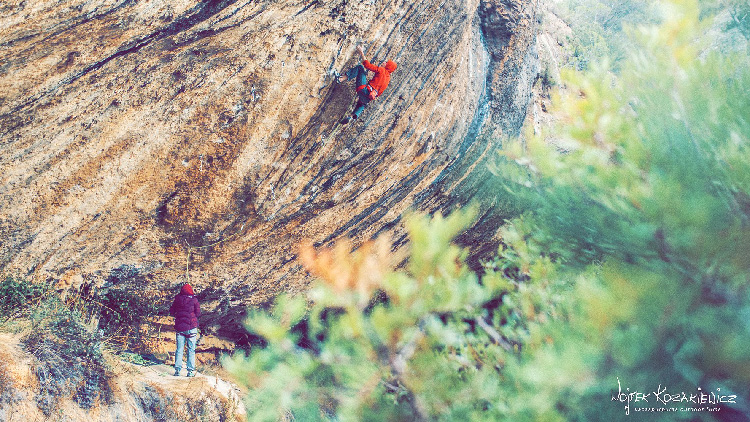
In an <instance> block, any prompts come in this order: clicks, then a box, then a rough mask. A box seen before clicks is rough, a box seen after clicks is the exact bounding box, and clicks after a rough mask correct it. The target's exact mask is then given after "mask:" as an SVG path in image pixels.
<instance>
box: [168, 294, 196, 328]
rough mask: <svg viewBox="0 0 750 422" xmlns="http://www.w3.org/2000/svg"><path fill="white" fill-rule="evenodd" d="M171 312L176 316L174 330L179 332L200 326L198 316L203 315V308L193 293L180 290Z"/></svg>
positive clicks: (170, 309)
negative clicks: (189, 293)
mask: <svg viewBox="0 0 750 422" xmlns="http://www.w3.org/2000/svg"><path fill="white" fill-rule="evenodd" d="M169 314H170V315H172V316H173V317H174V330H175V331H177V332H178V333H181V332H184V331H187V330H191V329H193V328H197V327H198V317H199V316H201V308H200V305H199V304H198V299H196V298H195V296H193V295H188V294H185V293H184V292H180V294H178V295H177V297H176V298H174V302H172V306H171V307H170V308H169Z"/></svg>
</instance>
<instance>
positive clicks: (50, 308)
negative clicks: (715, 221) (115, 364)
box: [22, 299, 112, 416]
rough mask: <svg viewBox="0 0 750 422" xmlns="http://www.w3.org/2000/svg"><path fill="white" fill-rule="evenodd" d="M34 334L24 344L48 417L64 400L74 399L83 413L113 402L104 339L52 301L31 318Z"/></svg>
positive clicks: (38, 398) (77, 315)
mask: <svg viewBox="0 0 750 422" xmlns="http://www.w3.org/2000/svg"><path fill="white" fill-rule="evenodd" d="M32 324H33V331H32V332H31V333H29V334H28V335H27V336H26V337H25V338H24V339H23V340H22V343H23V346H24V348H25V349H26V350H27V351H28V352H29V353H31V354H32V355H33V356H34V357H35V358H36V361H35V362H34V373H35V374H36V376H37V378H38V379H39V388H38V391H37V393H36V396H35V399H36V402H37V406H38V407H39V409H40V410H42V412H43V413H44V414H45V415H47V416H49V415H50V414H51V412H52V411H53V410H54V409H55V408H56V406H57V402H58V400H59V399H60V398H61V397H65V396H71V397H72V398H73V400H74V401H75V402H76V403H78V405H79V406H81V407H82V408H84V409H88V408H91V407H93V406H94V405H96V404H97V403H103V404H108V403H110V401H111V399H112V391H111V388H110V385H109V376H108V374H107V370H106V368H107V366H106V362H105V360H104V356H103V354H102V340H103V337H102V336H101V335H100V334H99V333H98V332H93V331H92V330H90V329H89V328H87V326H86V325H85V324H84V322H83V321H82V320H81V314H80V313H78V312H76V311H72V310H70V309H69V308H68V307H67V306H65V304H63V303H61V302H60V301H59V300H57V299H50V300H48V301H47V302H45V303H44V304H42V305H41V306H40V307H39V308H37V309H36V310H35V312H34V314H33V315H32Z"/></svg>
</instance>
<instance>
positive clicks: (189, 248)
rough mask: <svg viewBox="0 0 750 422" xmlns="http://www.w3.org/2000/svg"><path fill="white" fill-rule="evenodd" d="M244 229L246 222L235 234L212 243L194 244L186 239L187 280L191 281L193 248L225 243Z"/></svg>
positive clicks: (206, 247) (204, 247) (210, 246)
mask: <svg viewBox="0 0 750 422" xmlns="http://www.w3.org/2000/svg"><path fill="white" fill-rule="evenodd" d="M244 229H245V223H242V226H241V227H240V229H239V230H237V231H236V232H235V233H234V234H232V235H231V236H227V237H225V238H224V239H221V240H217V241H216V242H214V243H211V244H210V245H204V246H193V245H191V244H190V243H188V241H187V240H186V241H185V245H186V246H187V259H186V263H185V279H186V280H187V282H188V283H190V254H191V253H192V252H193V249H208V248H212V247H214V246H216V245H218V244H221V243H224V242H226V241H227V240H229V239H231V238H233V237H235V236H237V235H238V234H240V233H241V232H242V230H244Z"/></svg>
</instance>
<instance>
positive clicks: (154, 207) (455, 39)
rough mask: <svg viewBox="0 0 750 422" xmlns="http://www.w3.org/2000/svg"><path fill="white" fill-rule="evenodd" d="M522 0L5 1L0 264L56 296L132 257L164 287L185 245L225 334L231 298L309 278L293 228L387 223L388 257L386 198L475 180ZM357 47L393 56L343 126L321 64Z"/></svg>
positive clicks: (314, 236)
mask: <svg viewBox="0 0 750 422" xmlns="http://www.w3.org/2000/svg"><path fill="white" fill-rule="evenodd" d="M536 7H537V2H536V1H531V2H521V1H511V0H506V1H499V0H495V1H492V0H482V1H479V0H469V1H465V0H427V1H384V0H366V1H349V0H342V1H335V2H323V1H318V0H315V1H262V0H258V1H252V0H250V1H232V0H223V1H221V0H218V1H214V0H207V1H203V2H199V3H195V2H185V1H162V0H152V1H149V2H135V1H132V0H121V1H106V0H101V1H81V0H78V1H72V2H62V1H59V2H57V3H55V2H46V3H44V4H43V5H38V6H37V5H33V4H30V2H21V1H10V2H5V3H3V5H2V13H1V14H0V15H2V17H0V148H1V151H2V154H1V155H0V169H1V170H2V171H1V172H0V177H2V184H1V185H0V204H1V211H0V239H2V240H0V245H1V246H0V266H1V267H2V270H0V271H2V272H3V273H8V274H18V275H21V276H24V277H27V278H31V279H34V280H36V281H45V280H54V281H56V282H58V283H59V287H60V288H63V289H67V288H79V287H80V285H81V284H93V285H102V284H104V283H105V280H107V278H108V275H109V274H110V273H111V271H112V270H113V269H118V268H119V269H122V268H134V269H136V270H137V271H136V272H137V273H138V274H139V277H138V279H139V280H140V282H144V280H145V282H147V283H149V287H150V288H152V289H154V290H163V291H168V289H170V288H172V287H174V285H175V283H177V282H179V281H180V280H184V274H185V272H186V262H187V259H186V258H187V250H188V246H187V245H190V247H191V253H190V267H189V274H190V279H191V282H192V283H193V284H195V285H196V287H197V290H198V291H204V292H205V293H204V294H203V296H202V297H203V299H204V304H205V307H206V309H207V310H209V312H208V313H207V315H208V316H207V318H206V321H205V322H204V325H206V326H207V327H213V328H216V329H218V328H219V327H223V328H224V329H226V330H229V331H230V332H231V331H233V330H234V329H233V328H230V327H237V326H238V322H239V321H240V319H241V316H240V315H241V311H242V309H244V307H246V306H248V305H253V304H258V303H263V302H266V301H268V300H269V298H271V297H273V296H274V295H275V294H277V293H278V292H280V291H299V290H302V289H304V288H305V287H306V286H307V284H308V283H309V281H310V278H309V276H308V275H307V274H306V272H305V271H304V270H303V269H302V268H301V266H300V265H299V263H298V262H297V259H296V245H297V244H298V243H299V242H300V241H301V240H302V239H310V240H312V241H313V242H314V243H315V244H317V245H327V244H330V243H331V242H333V241H335V240H336V239H338V238H342V237H348V238H351V239H352V240H353V242H354V244H355V245H356V244H358V243H359V242H362V241H364V240H367V239H369V238H371V237H373V236H375V235H376V234H379V233H391V234H392V235H393V238H394V248H395V249H398V248H399V247H400V246H401V244H402V243H403V242H402V240H400V239H402V238H403V236H402V235H403V228H402V227H401V225H400V218H401V215H402V213H403V212H404V211H406V210H408V209H418V210H423V211H428V212H432V211H438V210H448V209H450V208H451V207H453V206H455V205H456V204H461V203H463V201H465V200H466V198H467V197H469V196H470V195H472V194H475V193H477V192H480V191H482V189H485V190H486V188H483V187H482V186H484V184H483V182H482V180H483V179H484V178H483V177H481V176H477V175H481V174H482V172H483V171H484V167H485V162H486V160H487V158H488V157H489V156H491V155H493V154H494V153H493V151H494V150H496V149H497V148H498V147H499V145H500V142H501V139H502V137H503V136H505V135H512V134H514V132H517V131H518V130H519V128H520V125H521V122H522V121H523V117H524V115H525V111H526V110H525V109H526V105H527V103H528V93H529V92H530V87H531V84H532V82H533V80H534V77H535V74H536V73H535V72H536V53H535V52H536V50H535V28H536V22H535V19H536V17H535V16H536ZM357 43H363V44H364V45H365V47H366V53H367V55H368V57H370V58H372V60H373V61H374V62H376V63H380V62H383V61H385V60H386V59H391V60H394V61H395V62H396V63H398V65H399V67H398V69H397V70H396V72H394V74H393V75H392V81H391V85H390V87H389V89H388V90H387V91H386V92H385V93H384V94H383V96H382V97H381V98H379V99H377V100H376V101H375V102H373V103H371V104H370V105H369V106H368V108H367V109H366V110H365V112H364V114H363V115H362V116H361V118H360V119H358V120H356V121H354V122H353V123H350V124H349V125H346V126H341V125H337V124H336V122H337V121H338V120H339V119H340V118H341V117H343V116H344V115H346V114H347V112H348V111H349V110H350V109H351V107H352V106H353V103H354V101H355V94H354V91H353V88H352V87H351V84H336V83H334V82H333V79H332V77H331V76H330V75H331V73H332V71H333V70H339V71H341V70H344V69H346V68H347V67H349V66H351V65H353V64H356V57H355V56H356V55H355V54H354V48H355V46H356V45H357ZM491 209H492V207H491V203H489V202H488V203H485V205H484V207H483V215H484V216H485V219H491V218H492V215H491V214H492V212H491V211H490V210H491ZM480 226H481V224H480ZM193 247H194V248H193ZM110 279H111V277H110ZM169 291H171V290H169Z"/></svg>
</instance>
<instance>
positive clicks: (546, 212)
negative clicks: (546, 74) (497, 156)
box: [496, 2, 750, 420]
mask: <svg viewBox="0 0 750 422" xmlns="http://www.w3.org/2000/svg"><path fill="white" fill-rule="evenodd" d="M660 8H661V9H662V10H663V12H664V13H663V16H664V17H665V19H664V22H663V23H662V24H661V25H660V26H659V27H642V28H639V29H638V31H635V32H634V38H635V39H634V42H635V44H634V47H633V48H631V49H629V53H628V56H627V58H626V59H625V60H624V61H623V62H622V63H621V65H620V74H619V75H618V76H613V73H612V72H610V69H607V68H604V67H593V68H592V69H591V70H590V71H589V72H588V73H587V74H585V75H581V74H577V73H573V72H571V73H569V74H567V75H566V83H567V85H568V86H567V88H568V89H567V90H566V91H563V92H562V93H560V94H559V95H558V97H557V98H556V99H555V101H554V103H555V104H557V108H556V111H554V113H555V115H556V116H557V117H558V118H559V119H560V122H559V125H558V126H557V127H556V128H554V129H553V130H552V132H551V133H549V134H546V135H547V136H539V137H532V138H531V139H530V140H528V141H527V143H526V145H524V146H522V145H520V144H517V145H514V146H513V147H509V148H508V150H506V151H504V153H503V156H504V158H505V161H504V162H502V163H500V164H499V165H498V167H497V168H496V172H497V173H498V174H502V175H503V177H504V178H506V183H505V186H506V188H507V189H509V190H511V191H513V192H515V193H517V194H518V195H519V196H520V197H522V198H524V200H525V201H527V202H528V204H529V206H530V207H531V209H533V210H534V212H533V213H529V214H528V215H526V216H525V217H524V218H523V219H520V220H518V221H516V222H515V223H514V224H512V225H511V226H510V227H509V228H507V229H506V233H505V235H504V239H505V241H506V243H507V246H508V249H507V250H506V251H505V252H504V254H503V255H504V257H505V258H506V259H510V260H512V261H514V262H516V265H517V266H518V267H519V268H534V266H536V265H542V266H544V267H545V268H557V270H558V271H559V269H560V268H565V269H568V270H572V269H576V272H577V276H576V277H575V278H574V279H570V280H569V282H570V283H569V284H570V285H571V286H572V288H573V293H572V294H569V295H568V297H570V298H571V299H573V300H572V301H570V302H568V303H567V304H566V306H565V309H566V312H565V313H564V315H565V317H564V318H562V319H558V320H556V321H555V322H554V323H552V324H549V326H547V327H545V332H548V333H550V334H549V335H550V337H551V338H552V339H553V340H552V344H549V345H541V346H540V347H539V348H538V349H537V350H535V351H534V352H533V353H532V354H530V355H529V356H525V357H523V361H524V363H523V365H521V366H520V367H519V370H518V371H519V372H518V374H519V376H520V377H521V378H519V379H524V377H525V381H524V383H523V384H522V385H524V390H525V391H528V392H529V394H533V395H534V396H540V395H544V396H545V400H544V401H545V402H546V403H554V406H556V407H557V408H558V409H562V410H558V411H556V412H555V413H557V414H559V415H561V416H563V417H565V418H566V419H576V420H606V419H616V420H619V419H623V418H624V415H623V407H624V404H622V405H621V406H606V405H605V404H604V403H605V402H608V401H609V400H610V399H611V397H612V392H611V390H612V389H613V388H614V389H615V390H616V389H617V379H618V378H619V379H620V380H622V382H623V383H627V386H628V387H630V388H631V389H633V388H637V389H639V390H645V391H646V392H650V391H653V390H655V389H656V388H657V385H658V384H661V385H662V386H667V387H668V388H669V389H670V391H674V392H682V391H685V392H688V394H689V393H691V392H693V393H694V392H696V388H698V387H702V388H703V390H704V391H708V390H711V391H716V389H717V388H721V391H722V392H725V393H726V394H736V395H737V396H738V397H739V399H738V400H737V403H735V404H730V405H727V406H726V407H725V408H722V411H721V412H723V413H721V412H720V413H721V414H720V417H721V418H722V419H723V420H750V419H748V417H747V415H749V414H750V403H749V402H748V397H750V389H748V385H750V372H748V371H747V369H746V368H748V367H750V324H749V323H748V321H749V320H748V319H747V316H748V315H750V301H748V299H750V298H749V297H748V294H749V293H750V292H749V291H748V287H749V286H748V282H749V281H750V280H749V279H748V277H749V275H748V274H750V271H749V270H750V253H749V252H748V248H747V245H748V243H749V242H750V224H749V223H750V178H749V177H748V175H749V174H750V172H749V171H750V144H748V140H750V97H748V95H747V93H748V92H750V60H748V57H747V55H728V56H722V55H720V54H719V53H718V52H715V51H710V50H707V49H706V44H707V43H709V42H710V40H707V39H705V37H697V36H696V34H705V33H707V27H708V24H707V23H706V21H701V20H699V15H700V11H699V8H698V5H697V3H689V2H680V3H677V2H675V3H662V4H660ZM549 139H553V141H552V145H550V141H549ZM546 257H554V259H553V260H552V264H549V265H548V264H544V263H543V261H545V260H547V259H548V258H546ZM500 261H501V262H505V261H503V260H500ZM540 262H541V263H542V264H540ZM506 265H507V264H506ZM526 274H527V275H528V277H529V278H530V279H531V280H534V279H536V278H538V276H535V275H534V274H533V273H531V272H528V273H526ZM552 291H553V292H564V289H561V290H558V289H552ZM564 357H565V358H564ZM742 368H745V369H742ZM550 374H555V375H554V377H559V378H560V379H561V380H562V381H563V383H562V384H556V383H550V382H549V379H550V378H551V377H553V376H552V375H550ZM625 387H626V385H625V384H623V386H622V388H623V390H625ZM571 397H575V400H571ZM616 403H617V402H616ZM617 404H618V405H620V404H621V403H617ZM642 404H644V403H639V404H638V405H639V406H640V405H642ZM649 404H650V406H653V405H654V403H653V399H652V402H651V403H649ZM631 405H633V404H631ZM633 406H635V405H633ZM536 411H537V410H535V409H534V408H533V406H529V408H528V409H527V412H528V413H529V414H534V413H535V412H536ZM717 415H718V414H717ZM644 416H653V417H654V420H680V419H685V420H688V419H689V420H696V418H698V419H697V420H701V419H700V418H705V419H707V420H712V419H711V416H710V414H709V413H705V412H704V413H699V414H692V413H676V414H674V415H670V417H671V419H670V418H666V417H665V415H664V414H653V415H651V414H641V415H639V417H644ZM733 418H734V419H733ZM532 419H533V418H532ZM638 420H643V419H638Z"/></svg>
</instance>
